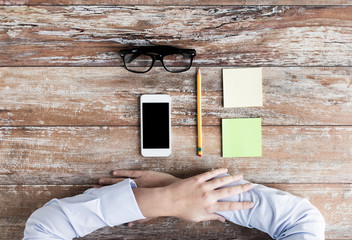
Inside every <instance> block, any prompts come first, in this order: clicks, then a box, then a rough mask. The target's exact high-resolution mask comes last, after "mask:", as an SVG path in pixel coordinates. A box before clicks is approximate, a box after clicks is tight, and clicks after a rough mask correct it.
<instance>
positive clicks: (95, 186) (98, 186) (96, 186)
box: [93, 185, 102, 188]
mask: <svg viewBox="0 0 352 240" xmlns="http://www.w3.org/2000/svg"><path fill="white" fill-rule="evenodd" d="M101 187H102V186H100V185H94V186H93V188H101Z"/></svg>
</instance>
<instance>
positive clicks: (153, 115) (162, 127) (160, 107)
mask: <svg viewBox="0 0 352 240" xmlns="http://www.w3.org/2000/svg"><path fill="white" fill-rule="evenodd" d="M142 104H143V106H142V121H143V129H142V131H143V146H142V147H143V148H170V146H169V145H170V144H169V142H170V141H169V138H170V136H169V103H142Z"/></svg>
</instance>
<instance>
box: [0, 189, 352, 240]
mask: <svg viewBox="0 0 352 240" xmlns="http://www.w3.org/2000/svg"><path fill="white" fill-rule="evenodd" d="M269 186H270V187H275V188H278V189H281V190H285V191H289V192H291V193H293V194H295V195H298V196H301V197H306V198H308V199H309V200H310V201H311V202H312V203H313V204H314V205H315V206H316V207H317V208H318V209H319V210H320V211H321V212H322V214H323V216H324V217H325V220H326V222H327V229H326V235H327V236H326V237H327V238H326V239H348V238H346V236H351V235H352V225H351V224H352V211H351V209H350V207H349V203H350V202H351V201H352V194H351V193H352V185H351V184H274V185H269ZM85 188H87V186H43V185H39V186H28V185H27V186H14V185H9V186H5V185H1V186H0V201H1V203H4V204H1V205H0V213H1V214H0V227H1V229H2V239H19V238H20V237H21V236H23V235H22V233H23V229H24V224H25V220H26V219H27V218H28V217H29V215H30V214H31V212H33V211H34V210H35V209H37V208H39V207H40V206H42V205H43V204H44V203H45V202H47V201H49V200H50V199H52V198H54V197H56V198H62V197H67V196H73V195H75V194H78V193H80V192H82V191H83V189H85ZM112 236H113V239H126V240H127V239H136V236H140V238H143V239H155V238H157V239H161V238H160V236H165V238H163V239H176V238H177V239H219V238H221V239H270V238H268V237H267V235H265V234H262V233H260V232H259V231H256V230H251V229H246V228H242V227H238V226H235V225H233V224H231V223H226V224H221V223H217V222H211V223H209V222H208V223H198V224H193V223H191V224H190V223H188V222H184V221H179V220H176V219H173V218H163V219H157V220H154V221H152V222H150V223H147V224H143V225H137V226H134V227H131V228H127V227H125V226H119V227H115V228H104V229H102V230H99V231H97V232H95V233H93V234H90V235H88V236H87V237H85V238H84V239H112ZM142 236H143V237H142Z"/></svg>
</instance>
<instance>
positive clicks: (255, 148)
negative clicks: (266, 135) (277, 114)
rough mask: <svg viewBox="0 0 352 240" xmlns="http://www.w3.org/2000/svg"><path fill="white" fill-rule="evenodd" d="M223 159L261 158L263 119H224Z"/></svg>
mask: <svg viewBox="0 0 352 240" xmlns="http://www.w3.org/2000/svg"><path fill="white" fill-rule="evenodd" d="M222 156H223V157H261V156H262V119H261V118H238V119H222Z"/></svg>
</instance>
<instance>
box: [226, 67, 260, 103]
mask: <svg viewBox="0 0 352 240" xmlns="http://www.w3.org/2000/svg"><path fill="white" fill-rule="evenodd" d="M222 76H223V88H224V90H223V92H224V107H225V108H231V107H261V106H263V92H262V91H263V90H262V68H237V69H223V72H222Z"/></svg>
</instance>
